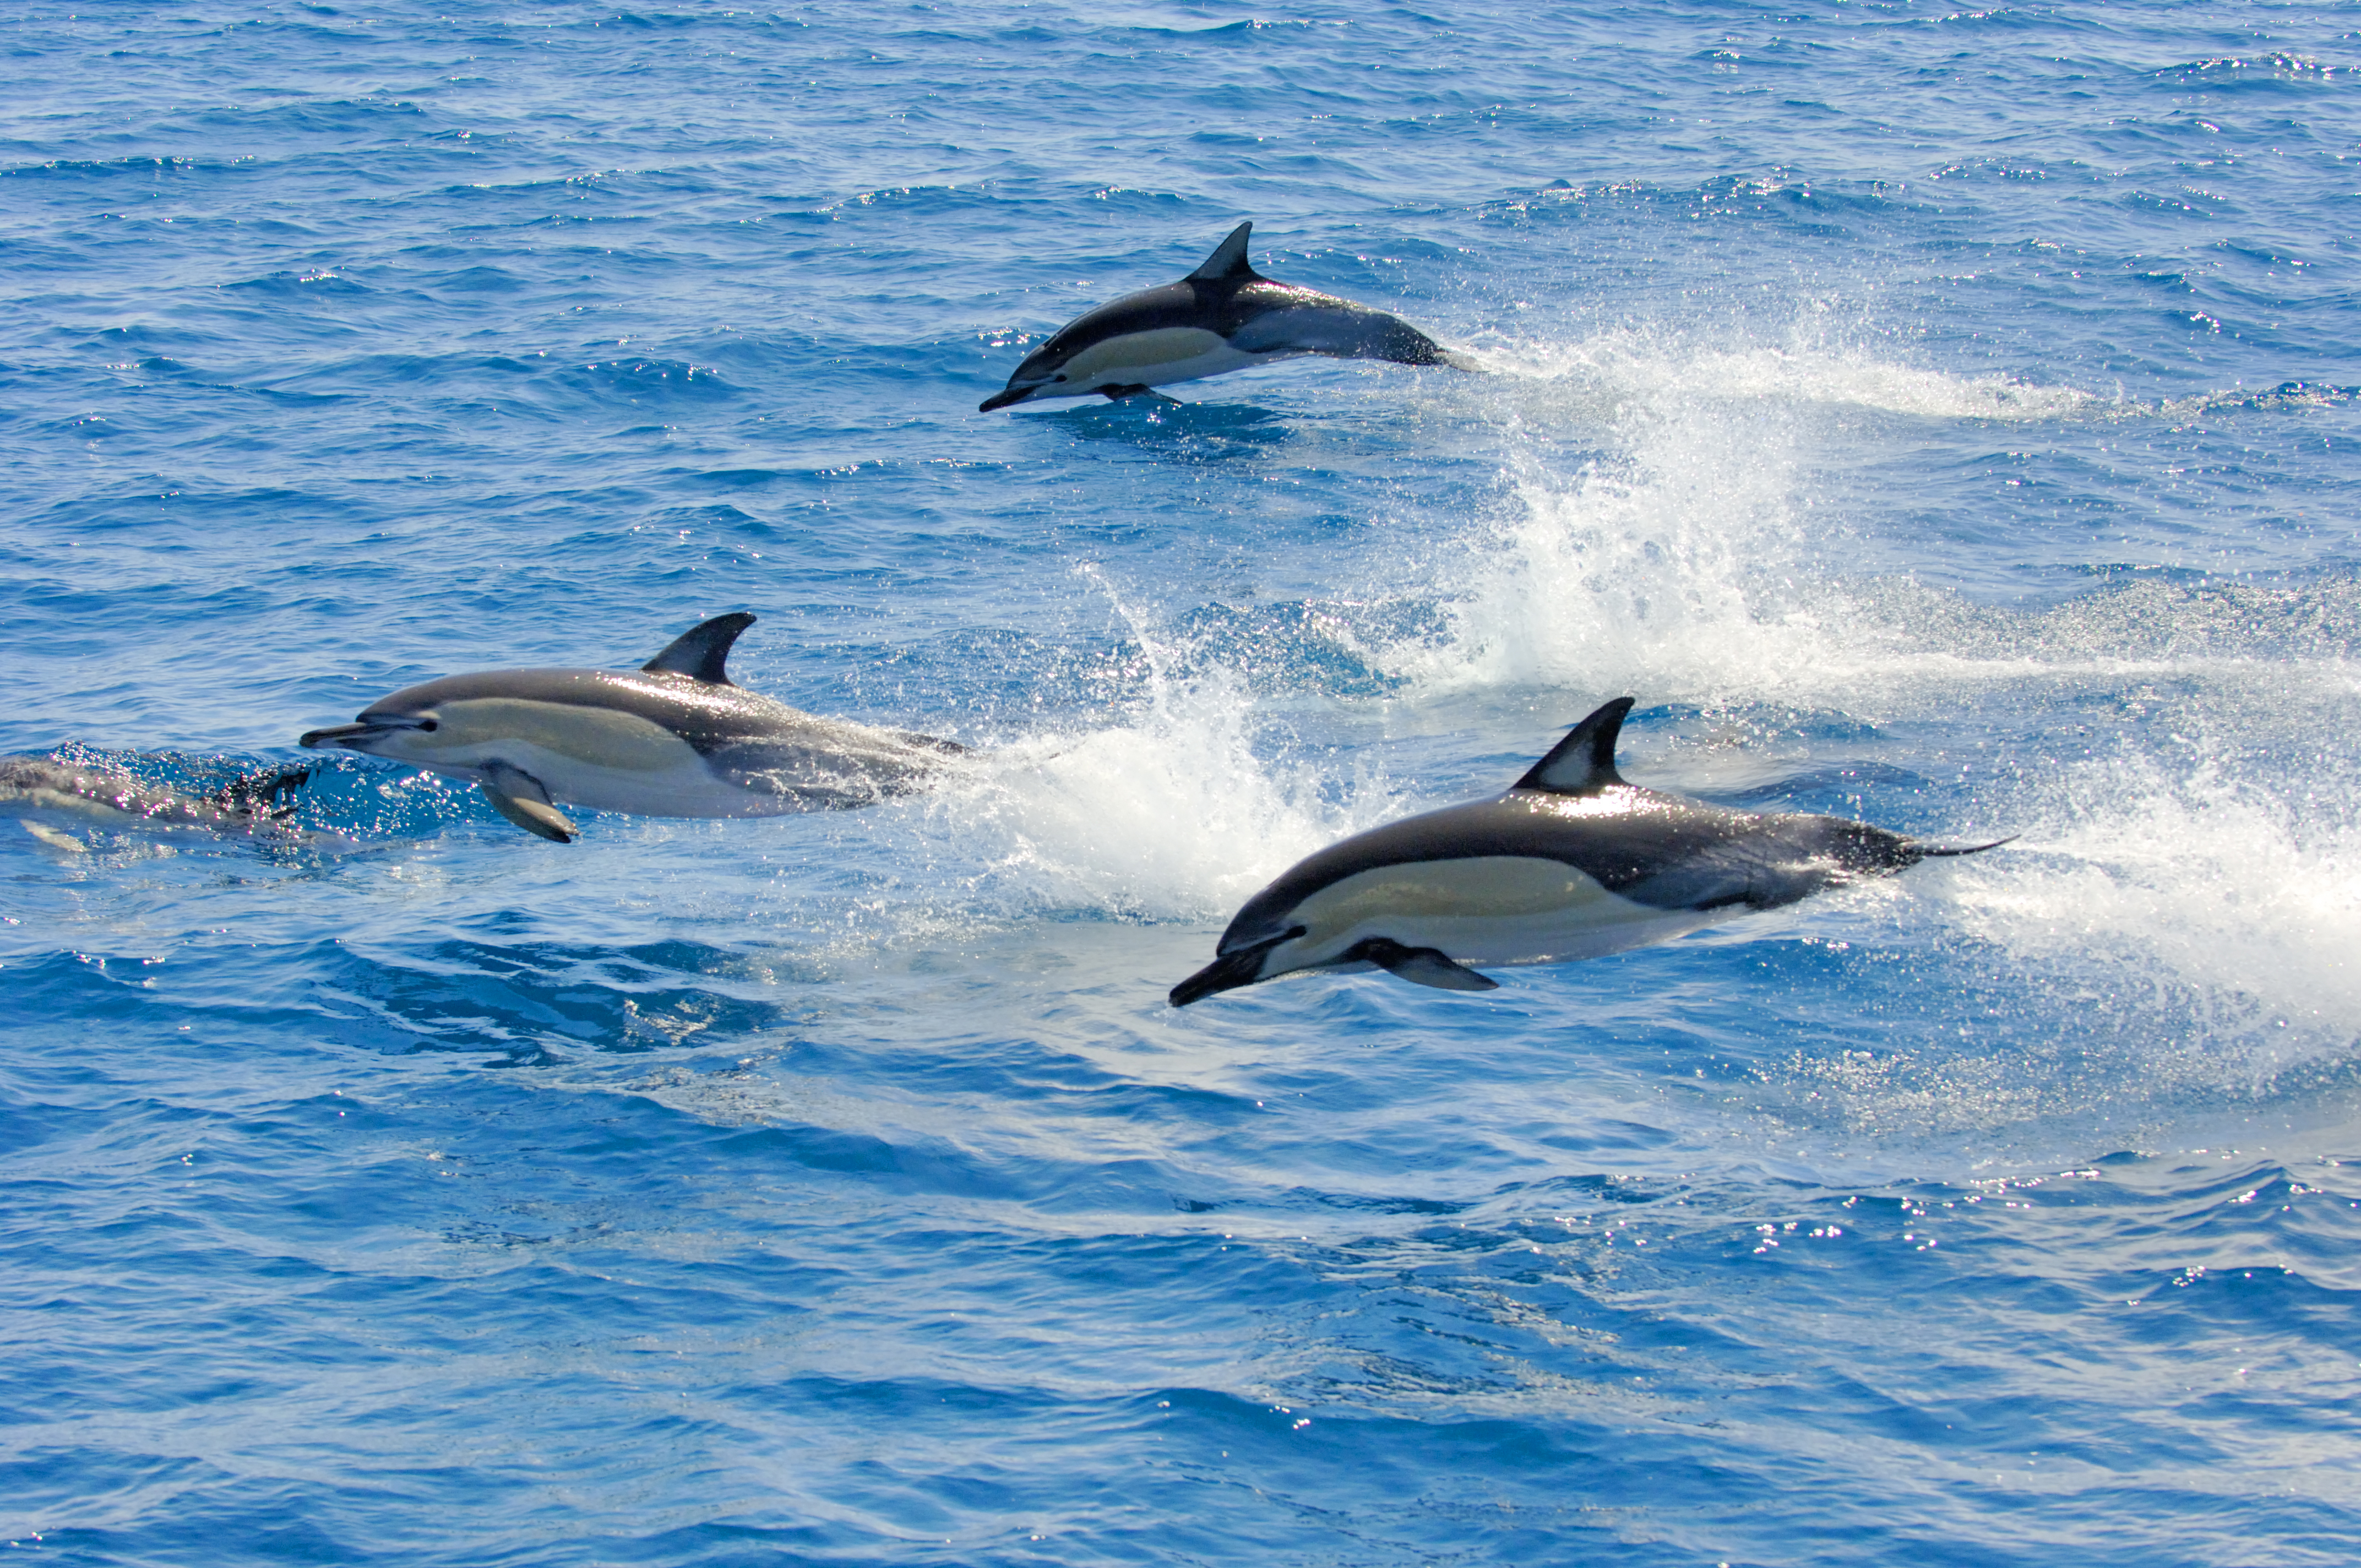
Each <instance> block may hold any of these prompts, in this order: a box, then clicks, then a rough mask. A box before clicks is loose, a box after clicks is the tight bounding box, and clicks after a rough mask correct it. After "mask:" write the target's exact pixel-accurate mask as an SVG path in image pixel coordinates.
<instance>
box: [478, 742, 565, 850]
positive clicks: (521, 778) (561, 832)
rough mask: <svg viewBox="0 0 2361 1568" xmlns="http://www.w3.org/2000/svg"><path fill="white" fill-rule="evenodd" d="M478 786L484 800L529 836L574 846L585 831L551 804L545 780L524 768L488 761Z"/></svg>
mask: <svg viewBox="0 0 2361 1568" xmlns="http://www.w3.org/2000/svg"><path fill="white" fill-rule="evenodd" d="M478 787H480V788H481V789H482V790H483V792H484V798H485V799H486V800H489V801H490V802H491V803H492V809H493V810H494V811H497V812H499V813H500V815H501V816H502V817H507V818H508V819H509V820H510V821H511V822H513V823H515V824H516V825H517V826H518V827H520V828H523V829H524V830H525V831H526V832H528V833H533V834H536V835H538V836H539V837H541V838H544V839H551V840H553V841H555V842H556V843H560V844H571V843H572V842H574V840H575V839H576V838H577V836H578V835H579V834H580V833H581V831H582V830H581V829H580V828H577V827H575V826H574V824H573V823H571V822H569V821H567V820H566V814H565V813H564V812H561V811H559V810H558V809H557V807H555V806H552V805H551V804H550V801H549V791H547V790H546V789H544V788H543V787H542V784H541V781H540V780H539V779H537V778H535V777H533V775H532V774H531V773H526V772H525V771H524V770H523V769H522V768H512V767H511V766H509V765H508V764H507V763H506V762H487V763H485V764H484V777H483V782H482V784H480V785H479V786H478Z"/></svg>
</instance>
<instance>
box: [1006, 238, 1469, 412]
mask: <svg viewBox="0 0 2361 1568" xmlns="http://www.w3.org/2000/svg"><path fill="white" fill-rule="evenodd" d="M1253 228H1254V225H1252V224H1251V223H1245V224H1240V225H1238V226H1237V227H1236V228H1235V229H1233V230H1231V231H1230V237H1229V238H1227V239H1225V240H1224V241H1222V243H1221V244H1219V245H1217V246H1215V247H1213V255H1211V256H1209V257H1207V258H1205V262H1204V265H1203V266H1202V267H1200V268H1198V269H1197V270H1195V271H1194V272H1191V273H1190V274H1189V276H1187V277H1186V278H1183V279H1181V280H1180V281H1179V282H1178V283H1167V284H1165V285H1164V286H1163V287H1162V288H1159V289H1142V290H1141V291H1139V292H1137V293H1136V294H1126V295H1125V296H1124V297H1123V298H1122V299H1120V300H1116V301H1115V302H1112V303H1110V304H1104V305H1101V306H1099V307H1098V308H1097V309H1096V310H1093V311H1090V312H1088V313H1084V314H1082V315H1080V316H1077V317H1075V318H1074V319H1073V320H1072V321H1071V322H1068V323H1066V324H1065V325H1064V326H1061V327H1060V328H1059V329H1058V330H1057V332H1056V333H1055V334H1052V335H1051V336H1050V338H1049V342H1047V343H1045V344H1043V345H1041V346H1040V347H1038V348H1037V349H1035V350H1034V351H1033V352H1032V353H1030V354H1028V355H1027V356H1025V362H1024V363H1023V364H1022V365H1019V366H1018V367H1016V374H1015V375H1014V376H1011V377H1010V378H1008V385H1007V386H1006V387H1005V389H1002V390H1000V391H998V392H995V393H994V394H993V395H992V396H991V397H988V398H986V399H984V400H983V402H982V403H980V404H978V405H977V407H978V409H979V410H980V411H983V412H985V413H990V412H991V411H993V410H994V409H1005V408H1006V407H1008V406H1009V405H1010V404H1012V403H1022V402H1030V401H1038V400H1042V399H1045V398H1086V397H1090V396H1092V395H1093V394H1098V395H1102V396H1104V397H1107V398H1111V399H1112V398H1127V397H1131V396H1132V395H1134V394H1135V393H1139V392H1145V391H1147V390H1148V389H1149V388H1151V387H1162V386H1168V385H1170V383H1172V382H1174V381H1193V380H1196V379H1197V378H1200V377H1202V376H1219V375H1221V374H1222V373H1223V372H1224V371H1226V370H1239V369H1243V368H1245V367H1246V366H1249V365H1268V364H1269V363H1271V362H1272V361H1274V360H1279V359H1292V358H1295V357H1296V356H1299V355H1304V354H1325V355H1328V356H1332V357H1334V358H1338V359H1390V360H1392V361H1393V362H1394V363H1396V364H1398V365H1447V366H1450V367H1452V368H1454V369H1456V370H1472V369H1474V368H1475V366H1474V364H1473V363H1471V362H1470V361H1468V360H1466V359H1464V358H1462V357H1460V356H1457V355H1455V354H1453V353H1452V352H1451V351H1450V350H1448V349H1446V348H1444V346H1443V345H1440V344H1438V343H1436V342H1435V341H1434V340H1433V338H1431V337H1429V336H1427V335H1426V334H1424V333H1422V332H1421V331H1419V330H1418V328H1416V327H1414V326H1412V325H1411V324H1410V323H1408V322H1406V321H1403V320H1402V319H1401V318H1400V317H1399V316H1389V315H1388V314H1386V313H1385V312H1383V311H1373V310H1371V309H1369V308H1368V307H1367V306H1366V305H1356V304H1355V303H1353V302H1351V301H1350V300H1340V299H1338V298H1336V297H1335V296H1334V294H1323V293H1319V292H1317V291H1313V290H1311V289H1301V288H1298V287H1296V286H1295V285H1294V284H1292V283H1275V282H1273V281H1271V280H1269V279H1268V278H1266V277H1264V276H1262V274H1260V273H1258V272H1257V271H1256V270H1255V269H1254V268H1253V267H1252V265H1250V264H1249V263H1248V262H1247V260H1246V236H1247V235H1248V234H1249V233H1250V232H1251V231H1252V230H1253Z"/></svg>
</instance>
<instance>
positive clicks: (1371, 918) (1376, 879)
mask: <svg viewBox="0 0 2361 1568" xmlns="http://www.w3.org/2000/svg"><path fill="white" fill-rule="evenodd" d="M1631 700H1632V699H1631V698H1630V697H1618V698H1616V699H1615V700H1614V701H1613V702H1610V703H1609V704H1607V705H1606V706H1605V707H1601V708H1600V709H1599V710H1598V712H1596V713H1594V714H1592V715H1591V716H1590V717H1589V718H1586V719H1584V720H1583V721H1582V722H1581V723H1580V724H1578V725H1576V727H1575V728H1574V730H1573V732H1572V733H1570V734H1569V735H1567V736H1566V737H1565V740H1561V741H1559V742H1558V743H1557V745H1556V746H1554V747H1553V748H1552V749H1551V751H1550V753H1549V754H1548V755H1547V756H1545V757H1543V759H1542V760H1541V761H1540V762H1536V763H1534V764H1533V766H1532V769H1531V770H1530V771H1529V772H1527V773H1526V774H1525V776H1524V777H1522V778H1521V779H1519V780H1518V781H1517V782H1516V783H1515V784H1513V785H1511V786H1510V789H1509V791H1508V793H1507V794H1505V795H1496V796H1494V797H1493V798H1492V799H1489V800H1477V801H1470V802H1468V803H1466V805H1464V806H1446V807H1444V809H1443V810H1441V811H1430V812H1427V813H1425V814H1424V815H1423V816H1419V817H1406V818H1404V819H1403V820H1401V821H1400V822H1390V823H1388V824H1387V825H1386V826H1384V827H1382V828H1372V829H1370V830H1369V831H1368V832H1367V833H1359V834H1356V835H1354V836H1353V837H1352V838H1350V839H1345V840H1344V841H1343V842H1342V843H1338V844H1332V845H1330V846H1329V847H1328V848H1327V849H1325V850H1321V851H1320V852H1319V853H1318V854H1316V855H1313V856H1312V858H1311V859H1309V860H1307V861H1302V862H1301V863H1300V864H1298V865H1297V866H1296V867H1295V868H1294V869H1293V870H1291V871H1290V872H1287V874H1286V875H1284V876H1282V877H1280V878H1279V880H1278V881H1277V882H1275V883H1271V884H1270V885H1269V886H1268V887H1267V888H1264V889H1263V890H1262V891H1261V892H1260V893H1257V894H1255V895H1254V897H1252V898H1250V899H1248V900H1247V901H1246V907H1245V908H1243V909H1241V910H1239V911H1238V913H1237V917H1236V918H1235V919H1234V920H1232V921H1231V922H1230V927H1229V929H1228V930H1226V931H1224V932H1223V933H1222V940H1221V945H1220V946H1219V947H1218V948H1215V951H1216V952H1217V953H1218V954H1219V955H1220V956H1219V957H1217V958H1216V959H1214V960H1213V962H1212V963H1210V964H1208V965H1206V966H1205V967H1204V968H1203V969H1202V970H1198V971H1197V972H1196V973H1195V974H1192V975H1191V976H1190V977H1189V978H1188V979H1187V980H1184V981H1181V982H1180V984H1179V985H1176V986H1174V987H1173V988H1172V999H1171V1000H1172V1005H1174V1006H1175V1007H1186V1006H1188V1005H1189V1004H1190V1003H1192V1002H1199V1001H1202V1000H1203V999H1204V998H1206V997H1208V996H1211V995H1213V994H1214V993H1215V992H1223V991H1233V990H1235V989H1236V988H1237V987H1239V986H1242V985H1253V984H1255V983H1256V982H1257V981H1266V980H1274V979H1276V978H1278V977H1279V976H1280V975H1283V974H1293V973H1295V972H1297V971H1299V970H1335V971H1343V972H1349V971H1353V970H1367V969H1382V970H1387V971H1388V972H1389V973H1391V974H1396V975H1400V977H1401V978H1402V979H1404V980H1407V981H1414V982H1416V983H1417V984H1420V985H1431V986H1434V987H1436V988H1437V989H1439V990H1444V991H1492V990H1496V989H1498V987H1499V981H1494V980H1491V979H1489V978H1488V977H1486V976H1484V975H1482V974H1478V973H1477V971H1476V970H1473V969H1470V968H1468V967H1467V966H1468V965H1470V964H1546V963H1558V962H1562V961H1564V960H1565V959H1587V958H1597V957H1598V956H1600V955H1602V954H1606V953H1616V952H1621V951H1622V950H1623V949H1625V948H1637V947H1643V946H1645V945H1646V944H1648V943H1651V942H1662V941H1666V940H1669V939H1670V938H1674V937H1677V936H1680V935H1681V934H1683V933H1684V932H1687V931H1694V930H1696V929H1697V928H1698V927H1704V926H1710V925H1714V924H1716V923H1717V922H1719V921H1721V920H1724V919H1727V918H1728V917H1729V916H1732V915H1737V914H1742V913H1745V912H1747V911H1750V910H1756V909H1776V908H1778V907H1779V906H1780V905H1787V904H1793V903H1795V902H1796V901H1797V900H1798V899H1802V898H1806V897H1808V896H1810V895H1811V894H1815V893H1817V892H1819V891H1820V890H1821V889H1823V888H1828V887H1835V886H1839V885H1841V884H1843V883H1850V882H1855V881H1858V880H1861V879H1862V878H1864V877H1872V876H1883V875H1885V874H1887V873H1889V872H1897V871H1900V870H1901V869H1902V868H1904V867H1905V866H1910V865H1916V863H1917V862H1918V861H1922V860H1927V859H1928V858H1930V857H1934V856H1940V855H1972V854H1977V853H1980V852H1982V850H1991V849H1997V848H1998V847H1999V845H2000V844H2003V843H2006V842H2007V841H2008V840H2006V839H2001V840H1999V841H1998V842H1997V843H1993V844H1977V845H1972V846H1969V847H1965V848H1957V849H1952V848H1936V847H1933V846H1930V845H1927V844H1921V843H1916V842H1915V841H1913V840H1911V839H1905V838H1904V837H1902V836H1901V835H1900V834H1898V833H1889V832H1887V831H1885V830H1884V829H1883V828H1872V827H1871V826H1869V824H1867V823H1865V822H1852V821H1849V820H1847V819H1846V818H1844V817H1818V816H1811V815H1807V814H1805V813H1801V812H1784V811H1775V812H1757V811H1731V810H1729V809H1727V808H1725V807H1722V806H1709V805H1708V804H1707V803H1706V802H1704V801H1701V800H1696V799H1692V798H1690V797H1689V796H1686V795H1666V794H1664V793H1663V792H1661V791H1658V790H1653V789H1642V788H1640V787H1639V786H1638V785H1636V784H1626V783H1624V782H1623V777H1622V775H1621V774H1620V773H1617V772H1616V771H1615V738H1616V736H1617V734H1618V732H1620V730H1621V729H1622V728H1623V717H1624V715H1626V714H1628V713H1630V712H1631Z"/></svg>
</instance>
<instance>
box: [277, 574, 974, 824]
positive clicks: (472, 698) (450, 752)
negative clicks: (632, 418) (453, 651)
mask: <svg viewBox="0 0 2361 1568" xmlns="http://www.w3.org/2000/svg"><path fill="white" fill-rule="evenodd" d="M753 624H754V618H753V617H752V615H749V614H747V613H746V612H745V611H743V610H740V611H737V612H735V613H733V614H730V615H718V616H715V617H714V618H713V619H712V620H708V621H705V622H702V623H701V624H699V625H697V626H693V627H691V628H689V629H688V630H686V631H684V632H682V633H681V634H680V635H679V636H678V637H676V638H675V639H674V640H673V641H672V642H671V644H670V645H668V646H667V647H666V648H665V649H664V652H661V653H658V654H657V655H656V656H655V657H654V658H653V659H651V660H649V661H648V662H647V663H645V664H642V666H640V668H639V669H638V670H636V671H634V672H632V673H631V674H619V673H616V672H612V671H608V670H573V669H558V670H540V669H533V670H484V671H479V672H478V673H476V674H465V675H445V676H444V677H443V678H442V679H441V680H435V681H428V682H426V683H425V684H424V685H415V686H410V687H407V688H405V689H403V690H401V691H398V692H396V693H394V694H393V695H392V696H389V697H382V698H380V699H379V700H378V701H376V702H374V703H371V704H370V705H369V706H368V707H367V708H365V709H363V710H362V712H361V715H360V717H359V718H357V720H355V721H354V722H353V723H350V724H340V725H336V726H335V727H334V728H332V729H314V730H313V731H311V732H310V733H309V734H306V735H305V736H303V737H302V740H301V742H300V743H301V744H302V745H305V746H341V747H343V748H345V749H346V751H362V752H366V753H368V755H370V756H373V757H385V758H388V759H390V760H391V761H393V762H407V763H409V764H410V765H411V766H412V767H419V768H427V769H431V770H433V771H434V772H435V773H448V774H450V775H451V776H452V777H454V778H462V779H468V780H471V781H473V782H474V783H475V784H478V786H479V787H480V788H481V789H482V790H483V792H484V798H485V799H487V800H489V801H490V802H491V804H492V808H493V809H494V810H496V811H498V812H499V813H500V815H501V816H502V817H507V818H508V819H509V820H510V821H511V822H513V823H515V824H516V825H517V826H518V827H520V828H523V829H524V830H525V831H526V832H528V833H537V834H539V835H540V836H541V837H543V838H544V839H555V840H556V841H557V842H558V843H561V844H570V843H572V842H573V841H574V839H575V836H576V835H577V832H578V831H579V829H577V828H576V827H575V826H574V824H573V823H571V822H569V821H567V820H566V817H565V816H564V814H562V813H561V812H559V811H558V810H557V803H558V802H559V801H566V802H567V803H569V804H572V805H576V806H588V807H589V808H590V809H591V810H593V811H629V812H636V813H638V814H640V815H641V816H643V817H774V816H780V815H784V814H786V813H790V812H798V811H827V810H833V809H837V808H840V807H845V806H868V805H872V804H873V803H874V802H876V801H879V800H882V799H884V798H885V797H886V796H888V795H900V794H903V793H905V792H906V791H908V790H910V789H913V788H915V787H917V785H918V784H920V783H921V782H922V781H923V780H924V779H925V777H926V775H927V774H928V773H929V772H931V771H932V770H933V769H935V768H936V767H938V766H939V765H940V764H941V763H942V762H943V761H944V759H945V758H947V757H950V756H953V755H956V754H958V753H959V752H961V751H965V750H966V748H965V747H963V746H961V745H959V744H958V743H956V742H954V741H950V740H936V739H935V738H934V737H933V736H931V735H918V734H914V733H911V732H908V731H906V730H898V729H872V728H870V727H869V726H868V725H865V724H853V723H850V722H848V721H846V720H844V719H840V718H817V717H815V716H813V715H811V714H808V713H801V712H798V711H796V709H795V708H792V707H788V706H787V705H786V704H785V703H783V702H776V701H774V700H773V699H772V698H770V697H767V696H758V695H756V694H755V693H753V692H750V691H747V690H745V689H744V688H743V687H741V686H740V685H737V684H735V683H734V682H732V681H731V680H730V676H729V674H728V671H727V669H726V667H725V666H726V664H727V662H728V660H729V657H730V644H731V643H733V642H735V641H737V640H738V634H739V633H740V632H741V631H744V630H746V629H747V628H748V627H750V626H752V625H753Z"/></svg>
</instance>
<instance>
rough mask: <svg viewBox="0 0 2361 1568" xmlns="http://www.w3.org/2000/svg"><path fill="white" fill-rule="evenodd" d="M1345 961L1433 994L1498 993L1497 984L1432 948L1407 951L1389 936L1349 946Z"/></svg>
mask: <svg viewBox="0 0 2361 1568" xmlns="http://www.w3.org/2000/svg"><path fill="white" fill-rule="evenodd" d="M1345 958H1346V959H1348V960H1355V961H1364V962H1367V963H1373V964H1375V965H1377V966H1378V968H1379V969H1381V970H1385V971H1386V972H1387V973H1388V974H1389V975H1392V976H1394V977H1395V978H1396V979H1398V980H1406V981H1410V982H1411V984H1413V985H1431V986H1433V988H1434V989H1435V990H1437V991H1498V990H1499V989H1500V982H1499V981H1497V980H1494V979H1492V978H1491V977H1490V976H1488V975H1481V974H1477V972H1476V971H1475V970H1472V969H1469V968H1467V967H1466V966H1465V965H1464V964H1455V963H1453V962H1452V961H1451V960H1450V959H1448V958H1445V957H1444V955H1443V953H1442V952H1441V951H1440V950H1439V949H1437V948H1407V947H1404V946H1403V945H1402V944H1401V943H1400V942H1397V941H1395V940H1394V939H1393V938H1390V937H1370V938H1365V939H1363V940H1361V941H1358V942H1356V943H1354V944H1353V946H1352V948H1351V949H1350V950H1349V951H1347V952H1346V953H1345Z"/></svg>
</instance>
